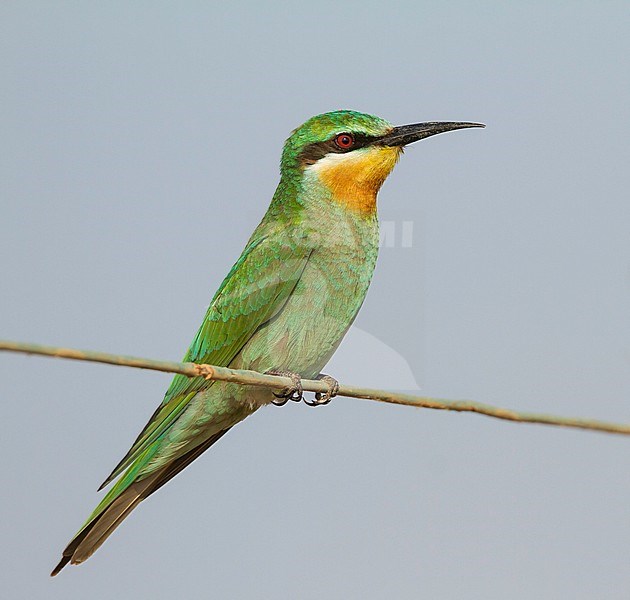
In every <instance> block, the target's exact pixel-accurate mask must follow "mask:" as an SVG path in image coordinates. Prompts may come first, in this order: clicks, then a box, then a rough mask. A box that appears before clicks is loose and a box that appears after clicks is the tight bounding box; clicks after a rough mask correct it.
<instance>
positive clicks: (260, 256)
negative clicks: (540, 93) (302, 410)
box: [51, 110, 483, 575]
mask: <svg viewBox="0 0 630 600" xmlns="http://www.w3.org/2000/svg"><path fill="white" fill-rule="evenodd" d="M467 127H483V125H482V124H479V123H451V122H429V123H417V124H415V125H404V126H402V127H393V126H392V125H391V124H390V123H388V122H387V121H384V120H383V119H380V118H378V117H374V116H371V115H367V114H362V113H358V112H354V111H350V110H340V111H335V112H330V113H325V114H322V115H318V116H315V117H312V118H311V119H309V120H308V121H306V123H304V124H303V125H302V126H301V127H298V128H297V129H296V130H295V131H293V133H292V134H291V136H290V137H289V139H288V140H287V141H286V144H285V146H284V150H283V152H282V159H281V163H280V170H281V177H280V183H279V184H278V188H277V190H276V192H275V194H274V196H273V199H272V201H271V205H270V206H269V209H268V210H267V213H266V214H265V216H264V217H263V219H262V221H261V222H260V224H259V225H258V227H257V228H256V230H255V231H254V233H253V234H252V236H251V238H250V239H249V241H248V242H247V246H246V247H245V250H243V253H242V254H241V256H240V258H239V259H238V260H237V261H236V263H235V265H234V266H233V267H232V269H231V271H230V272H229V273H228V275H227V277H226V278H225V279H224V280H223V283H222V284H221V286H220V287H219V289H218V291H217V292H216V294H215V295H214V298H213V299H212V302H211V303H210V307H209V308H208V311H207V312H206V316H205V318H204V320H203V322H202V323H201V327H200V328H199V331H198V332H197V335H196V336H195V338H194V339H193V341H192V344H191V346H190V348H189V349H188V352H187V353H186V355H185V357H184V361H190V362H196V363H206V364H213V365H219V366H229V367H231V368H234V369H252V370H254V371H259V372H266V373H273V374H283V375H286V376H289V377H291V379H292V381H293V386H292V387H291V389H288V390H284V391H283V393H281V394H274V393H273V391H272V390H271V389H270V388H265V387H257V386H249V385H247V386H246V385H238V384H235V383H228V382H222V381H211V380H206V379H204V378H203V377H197V378H192V379H191V378H187V377H184V376H182V375H176V376H175V377H174V378H173V381H172V383H171V385H170V387H169V388H168V390H167V392H166V395H165V396H164V399H163V400H162V403H161V404H160V405H159V406H158V408H157V410H156V411H155V413H154V414H153V416H152V417H151V419H149V422H148V423H147V425H146V426H145V428H144V429H143V430H142V431H141V432H140V435H139V436H138V438H137V439H136V441H135V442H134V443H133V445H132V446H131V449H130V450H129V452H128V453H127V455H126V456H125V457H124V458H123V459H122V460H121V461H120V463H119V464H118V465H117V466H116V468H115V469H114V470H113V471H112V473H111V474H110V475H109V477H107V479H106V480H105V482H104V483H103V485H102V486H101V488H100V489H102V488H103V487H104V486H106V485H108V484H109V483H110V482H112V481H113V480H114V479H116V478H117V477H119V476H120V478H119V479H118V481H117V482H116V483H115V485H114V486H113V487H112V489H111V490H110V491H109V493H108V494H107V495H106V496H105V497H104V498H103V501H102V502H101V503H100V504H99V505H98V506H97V507H96V509H95V510H94V512H93V513H92V514H91V515H90V517H89V518H88V520H87V521H86V522H85V524H84V525H83V527H82V528H81V529H80V530H79V532H78V533H77V534H76V535H75V536H74V538H72V540H71V541H70V543H69V544H68V546H67V547H66V549H65V550H64V551H63V555H62V558H61V560H60V562H59V564H58V565H57V566H56V567H55V568H54V570H53V572H52V573H51V575H56V574H57V573H59V571H61V569H63V567H64V566H65V565H66V564H68V563H69V562H70V563H72V564H79V563H82V562H83V561H85V560H86V559H88V558H89V557H90V556H91V555H92V554H93V553H94V552H95V551H96V550H97V549H98V548H99V547H100V546H101V544H102V543H103V542H104V541H105V540H106V539H107V538H108V537H109V536H110V535H111V533H112V532H113V531H114V529H116V527H118V525H120V524H121V523H122V521H123V520H124V519H125V518H126V517H127V516H128V515H129V513H130V512H131V511H132V510H133V509H134V508H135V507H136V506H137V505H138V504H139V503H140V502H141V501H142V500H144V499H145V498H146V497H147V496H149V495H151V494H152V493H153V492H155V491H156V490H158V489H159V488H160V487H162V486H163V485H164V484H165V483H167V482H168V481H169V480H170V479H171V478H173V477H174V476H175V475H177V474H178V473H179V472H180V471H181V470H182V469H184V468H185V467H187V466H188V465H189V464H190V463H191V462H192V461H193V460H195V459H196V458H197V457H199V456H201V454H202V453H203V452H205V451H206V450H207V449H208V448H209V447H210V446H212V444H214V443H215V442H216V441H217V440H219V439H220V438H221V437H222V436H223V435H224V434H225V433H227V432H228V431H229V430H230V429H231V428H232V427H233V426H234V425H236V424H237V423H239V422H240V421H242V420H243V419H244V418H245V417H247V416H248V415H250V414H252V413H253V412H254V411H256V410H257V409H258V408H260V407H261V406H264V405H266V404H271V403H274V404H284V403H285V402H286V401H287V400H288V399H291V400H295V401H299V400H301V399H303V398H302V389H301V386H300V383H299V380H300V378H309V379H312V378H316V377H319V378H322V379H325V380H326V382H327V384H328V386H327V387H328V392H326V393H325V394H320V395H316V397H315V400H314V401H310V402H309V403H310V404H314V405H317V404H325V403H327V402H328V401H329V400H330V398H331V397H332V396H334V395H335V393H336V391H337V389H338V386H337V383H336V381H335V380H334V379H332V378H331V377H328V376H324V375H322V373H321V370H322V369H323V368H324V366H325V365H326V363H327V362H328V360H329V359H330V357H331V356H332V354H333V353H334V351H335V349H336V348H337V346H339V343H340V342H341V340H342V338H343V337H344V335H345V334H346V332H347V331H348V329H349V327H350V325H351V324H352V322H353V321H354V319H355V317H356V315H357V312H358V311H359V308H360V307H361V304H362V303H363V300H364V298H365V294H366V292H367V289H368V286H369V284H370V280H371V278H372V272H373V270H374V265H375V263H376V256H377V253H378V246H379V235H378V220H377V214H376V196H377V193H378V191H379V189H380V187H381V185H382V184H383V182H384V181H385V179H386V177H387V176H388V175H389V173H390V172H391V170H392V169H393V168H394V166H395V165H396V163H397V161H398V159H399V158H400V155H401V154H402V152H403V148H404V147H405V146H407V145H408V144H411V143H413V142H416V141H418V140H422V139H424V138H427V137H430V136H432V135H436V134H438V133H444V132H447V131H453V130H455V129H464V128H467Z"/></svg>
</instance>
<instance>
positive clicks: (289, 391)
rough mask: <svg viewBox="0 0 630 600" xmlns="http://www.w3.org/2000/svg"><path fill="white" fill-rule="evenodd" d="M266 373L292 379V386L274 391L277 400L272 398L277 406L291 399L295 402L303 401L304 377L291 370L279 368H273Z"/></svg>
mask: <svg viewBox="0 0 630 600" xmlns="http://www.w3.org/2000/svg"><path fill="white" fill-rule="evenodd" d="M265 375H277V376H279V377H288V378H289V379H291V381H292V385H291V387H288V388H284V389H283V390H282V391H281V392H279V393H277V394H276V392H273V395H274V396H275V397H276V398H277V400H272V401H271V403H272V404H275V405H276V406H284V405H285V404H286V403H287V402H288V401H289V400H292V401H293V402H301V401H302V400H304V390H303V389H302V378H301V377H300V376H299V375H298V374H297V373H293V372H291V371H282V370H279V369H271V370H269V371H266V372H265Z"/></svg>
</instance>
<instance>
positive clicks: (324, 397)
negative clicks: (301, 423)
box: [304, 373, 339, 406]
mask: <svg viewBox="0 0 630 600" xmlns="http://www.w3.org/2000/svg"><path fill="white" fill-rule="evenodd" d="M317 379H318V380H319V381H323V382H325V383H326V384H328V389H327V390H326V391H325V392H323V393H322V392H315V399H314V400H307V399H306V398H304V403H305V404H308V405H309V406H324V404H328V403H329V402H330V401H331V400H332V399H333V398H334V397H335V396H336V395H337V394H338V392H339V382H338V381H337V380H336V379H335V378H334V377H331V376H330V375H324V374H323V373H320V374H319V375H318V376H317Z"/></svg>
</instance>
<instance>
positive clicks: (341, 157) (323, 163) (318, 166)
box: [304, 149, 366, 173]
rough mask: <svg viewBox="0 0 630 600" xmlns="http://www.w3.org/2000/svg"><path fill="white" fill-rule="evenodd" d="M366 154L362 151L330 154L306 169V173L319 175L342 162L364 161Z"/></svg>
mask: <svg viewBox="0 0 630 600" xmlns="http://www.w3.org/2000/svg"><path fill="white" fill-rule="evenodd" d="M365 155H366V152H365V151H363V152H361V149H359V150H354V151H353V152H346V153H343V154H339V153H337V152H329V153H328V154H326V155H325V156H324V157H322V158H320V159H319V160H318V161H317V162H316V163H315V164H314V165H309V166H308V167H306V169H304V170H305V171H313V172H314V173H319V171H322V170H326V169H328V168H329V167H333V166H335V165H336V164H339V163H342V162H344V161H345V162H348V163H351V162H354V161H355V160H361V159H364V158H365Z"/></svg>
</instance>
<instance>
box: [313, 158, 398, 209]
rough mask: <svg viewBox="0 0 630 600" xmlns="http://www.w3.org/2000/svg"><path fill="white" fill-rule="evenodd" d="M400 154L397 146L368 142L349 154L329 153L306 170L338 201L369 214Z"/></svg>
mask: <svg viewBox="0 0 630 600" xmlns="http://www.w3.org/2000/svg"><path fill="white" fill-rule="evenodd" d="M401 154H402V148H400V147H397V146H396V147H391V146H370V147H367V148H363V149H361V150H358V151H356V152H351V153H348V154H329V155H327V156H325V157H324V158H322V159H320V160H319V161H318V162H317V163H315V164H314V165H311V166H309V167H307V170H310V171H313V172H315V173H316V174H317V176H318V177H319V180H320V181H321V182H322V183H323V184H324V185H325V186H326V187H327V188H328V189H329V190H330V192H331V193H332V196H333V198H334V199H335V200H336V201H337V202H339V203H341V204H343V205H344V206H346V207H347V208H349V209H350V210H353V211H356V212H359V213H362V214H365V215H371V214H374V213H375V212H376V195H377V194H378V191H379V189H380V188H381V186H382V185H383V182H384V181H385V179H387V176H388V175H389V174H390V173H391V172H392V169H393V168H394V167H395V166H396V163H397V162H398V159H399V158H400V155H401Z"/></svg>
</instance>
